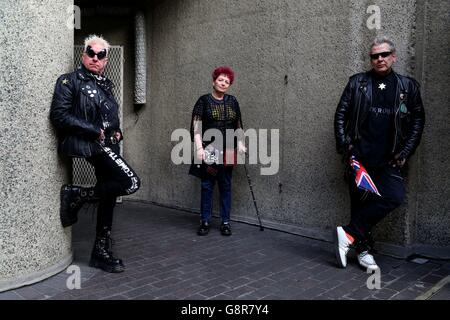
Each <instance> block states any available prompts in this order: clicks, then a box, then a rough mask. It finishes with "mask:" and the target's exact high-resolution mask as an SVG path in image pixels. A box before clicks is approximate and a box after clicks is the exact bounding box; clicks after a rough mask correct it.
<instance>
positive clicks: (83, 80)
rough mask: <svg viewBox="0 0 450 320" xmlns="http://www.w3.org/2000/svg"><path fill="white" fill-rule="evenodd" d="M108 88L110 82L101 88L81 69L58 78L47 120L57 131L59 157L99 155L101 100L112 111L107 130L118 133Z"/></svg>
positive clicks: (116, 110) (112, 100) (112, 101)
mask: <svg viewBox="0 0 450 320" xmlns="http://www.w3.org/2000/svg"><path fill="white" fill-rule="evenodd" d="M111 89H112V83H111V81H110V80H108V79H106V80H105V81H103V85H102V88H100V86H99V85H98V83H97V81H96V79H95V78H94V77H93V75H92V74H90V73H89V71H87V70H86V68H84V67H83V66H81V67H79V68H78V69H77V70H75V71H73V72H71V73H67V74H63V75H62V76H60V77H59V78H58V80H57V81H56V86H55V92H54V94H53V101H52V105H51V109H50V120H51V121H52V123H53V125H54V126H55V127H56V128H57V130H58V138H59V147H58V151H59V152H60V153H61V154H64V155H67V156H69V157H83V158H84V157H91V156H93V155H96V154H98V153H100V152H101V148H99V145H98V138H99V136H100V133H101V131H100V129H103V126H102V117H101V114H100V107H99V106H100V101H101V100H102V101H103V100H104V99H108V101H109V104H108V106H109V107H110V108H112V110H113V111H112V115H113V117H112V118H113V119H112V121H110V126H109V129H108V130H109V131H110V132H113V131H118V132H121V131H120V122H119V115H118V104H117V102H116V100H115V99H114V97H113V94H112V91H111ZM105 135H107V133H105Z"/></svg>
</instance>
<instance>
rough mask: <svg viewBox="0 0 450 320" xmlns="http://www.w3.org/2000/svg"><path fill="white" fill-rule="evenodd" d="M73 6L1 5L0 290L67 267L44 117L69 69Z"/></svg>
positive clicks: (46, 2)
mask: <svg viewBox="0 0 450 320" xmlns="http://www.w3.org/2000/svg"><path fill="white" fill-rule="evenodd" d="M70 4H72V1H69V0H64V1H58V2H55V1H50V0H40V1H12V0H3V1H1V2H0V26H1V27H0V44H1V50H0V70H1V72H0V140H1V147H0V159H1V160H0V186H1V190H0V291H2V290H6V289H8V288H11V287H17V286H20V285H24V284H28V283H32V282H36V281H38V280H41V279H43V278H46V277H48V276H51V275H53V274H55V273H57V272H59V271H61V270H63V269H64V268H65V267H66V266H67V265H68V264H69V263H70V262H71V260H72V252H71V243H70V240H71V234H70V228H69V229H66V230H64V229H63V228H62V227H61V223H60V220H59V188H60V186H61V184H62V183H63V182H64V181H65V175H64V167H63V164H62V163H61V161H60V159H59V158H58V157H57V152H56V141H55V134H54V131H53V129H52V127H51V125H50V123H49V120H48V115H49V110H50V103H51V98H52V94H53V89H54V84H55V81H56V78H57V77H58V76H59V75H60V74H62V73H64V72H67V71H69V70H70V69H71V64H72V51H73V29H70V28H68V27H67V26H66V22H67V20H68V19H69V17H70V14H69V13H67V11H66V10H67V7H68V6H69V5H70Z"/></svg>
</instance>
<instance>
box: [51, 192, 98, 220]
mask: <svg viewBox="0 0 450 320" xmlns="http://www.w3.org/2000/svg"><path fill="white" fill-rule="evenodd" d="M60 198H61V207H60V217H61V223H62V226H63V227H64V228H65V227H69V226H71V225H73V224H74V223H75V222H77V221H78V211H79V210H80V209H81V207H82V206H83V204H85V203H86V202H95V201H97V200H98V198H97V197H96V195H95V192H94V188H93V187H89V188H83V187H79V186H73V185H69V184H65V185H63V186H62V187H61V194H60Z"/></svg>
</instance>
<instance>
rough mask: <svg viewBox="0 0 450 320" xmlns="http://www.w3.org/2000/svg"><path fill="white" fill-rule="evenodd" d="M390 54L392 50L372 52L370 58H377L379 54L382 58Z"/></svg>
mask: <svg viewBox="0 0 450 320" xmlns="http://www.w3.org/2000/svg"><path fill="white" fill-rule="evenodd" d="M391 54H392V51H386V52H380V53H374V54H371V55H370V59H372V60H377V59H378V58H379V57H380V56H381V57H383V58H386V57H389V56H390V55H391Z"/></svg>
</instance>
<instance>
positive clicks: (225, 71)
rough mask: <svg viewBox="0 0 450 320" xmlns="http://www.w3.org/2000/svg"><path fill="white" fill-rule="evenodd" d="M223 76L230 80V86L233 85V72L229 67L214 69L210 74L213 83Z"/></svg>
mask: <svg viewBox="0 0 450 320" xmlns="http://www.w3.org/2000/svg"><path fill="white" fill-rule="evenodd" d="M221 74H224V75H226V76H227V77H228V79H230V85H231V84H233V81H234V71H233V70H232V69H231V68H230V67H226V66H222V67H218V68H216V69H214V71H213V73H212V78H213V81H216V79H217V78H218V77H219V76H220V75H221Z"/></svg>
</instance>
